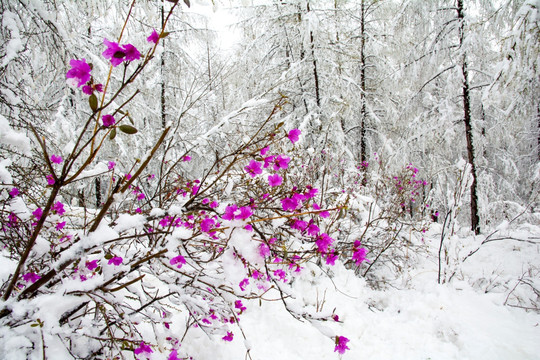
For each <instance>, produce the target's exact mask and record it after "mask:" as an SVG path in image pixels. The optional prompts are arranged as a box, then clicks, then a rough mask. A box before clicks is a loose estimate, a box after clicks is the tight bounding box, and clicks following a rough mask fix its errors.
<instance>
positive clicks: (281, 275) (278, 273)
mask: <svg viewBox="0 0 540 360" xmlns="http://www.w3.org/2000/svg"><path fill="white" fill-rule="evenodd" d="M274 276H277V277H279V279H280V280H281V281H287V279H286V278H285V276H286V274H285V271H283V270H281V269H277V270H274Z"/></svg>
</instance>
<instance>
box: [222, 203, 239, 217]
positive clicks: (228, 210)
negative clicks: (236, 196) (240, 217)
mask: <svg viewBox="0 0 540 360" xmlns="http://www.w3.org/2000/svg"><path fill="white" fill-rule="evenodd" d="M236 209H238V207H237V206H236V205H235V204H233V205H230V206H227V207H226V208H225V214H223V215H222V216H221V218H222V219H224V220H229V221H232V220H234V213H235V212H236Z"/></svg>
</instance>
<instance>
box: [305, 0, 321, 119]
mask: <svg viewBox="0 0 540 360" xmlns="http://www.w3.org/2000/svg"><path fill="white" fill-rule="evenodd" d="M307 11H308V12H310V11H311V9H310V7H309V1H308V3H307ZM309 45H310V47H311V60H312V64H313V80H314V82H315V100H316V103H317V107H318V108H320V107H321V97H320V94H319V74H318V73H317V60H316V59H315V41H314V39H313V31H311V30H310V31H309ZM321 126H322V124H321Z"/></svg>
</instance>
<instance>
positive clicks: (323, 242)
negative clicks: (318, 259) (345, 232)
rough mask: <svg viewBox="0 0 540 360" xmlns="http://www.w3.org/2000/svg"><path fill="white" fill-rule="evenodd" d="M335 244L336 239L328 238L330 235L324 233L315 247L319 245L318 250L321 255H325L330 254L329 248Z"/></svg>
mask: <svg viewBox="0 0 540 360" xmlns="http://www.w3.org/2000/svg"><path fill="white" fill-rule="evenodd" d="M333 242H334V239H332V238H331V237H330V236H328V234H326V233H322V234H321V235H319V237H318V238H317V241H315V245H317V250H318V251H319V252H320V253H321V254H325V253H327V252H328V247H329V246H330V245H332V243H333Z"/></svg>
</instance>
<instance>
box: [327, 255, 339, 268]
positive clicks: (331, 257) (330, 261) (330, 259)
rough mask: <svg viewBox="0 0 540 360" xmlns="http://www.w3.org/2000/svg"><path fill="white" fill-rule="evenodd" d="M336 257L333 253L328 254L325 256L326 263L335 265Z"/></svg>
mask: <svg viewBox="0 0 540 360" xmlns="http://www.w3.org/2000/svg"><path fill="white" fill-rule="evenodd" d="M337 259H338V256H337V255H334V253H331V254H328V256H327V257H326V265H330V266H334V265H336V260H337Z"/></svg>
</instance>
